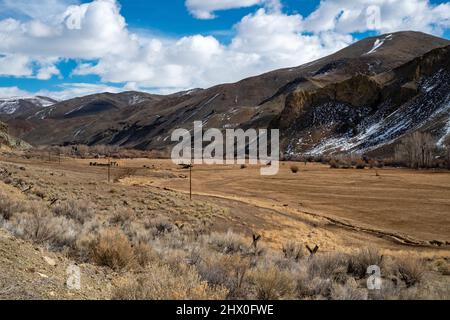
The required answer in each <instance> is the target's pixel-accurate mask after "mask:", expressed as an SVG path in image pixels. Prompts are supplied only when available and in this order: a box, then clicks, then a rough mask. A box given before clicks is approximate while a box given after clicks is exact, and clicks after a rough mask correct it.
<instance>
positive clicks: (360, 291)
mask: <svg viewBox="0 0 450 320" xmlns="http://www.w3.org/2000/svg"><path fill="white" fill-rule="evenodd" d="M331 299H332V300H358V301H359V300H367V299H368V291H367V289H364V288H358V284H357V283H356V281H355V280H354V279H349V280H348V281H347V282H346V283H345V284H344V285H342V284H333V286H332V288H331Z"/></svg>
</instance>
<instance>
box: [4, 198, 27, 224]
mask: <svg viewBox="0 0 450 320" xmlns="http://www.w3.org/2000/svg"><path fill="white" fill-rule="evenodd" d="M21 210H23V205H21V203H20V202H18V201H14V200H12V199H10V198H9V197H7V196H6V195H5V194H4V193H2V192H0V218H2V219H3V220H10V219H11V218H12V216H13V214H14V213H16V212H20V211H21Z"/></svg>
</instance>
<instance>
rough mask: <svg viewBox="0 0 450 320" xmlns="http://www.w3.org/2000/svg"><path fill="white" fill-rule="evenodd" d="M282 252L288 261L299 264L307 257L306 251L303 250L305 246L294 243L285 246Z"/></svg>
mask: <svg viewBox="0 0 450 320" xmlns="http://www.w3.org/2000/svg"><path fill="white" fill-rule="evenodd" d="M282 251H283V255H284V257H285V258H286V259H288V260H294V261H296V262H298V261H300V260H301V259H303V258H304V257H305V250H304V249H303V246H302V245H300V244H298V243H295V242H292V241H290V242H288V243H286V244H284V245H283V248H282Z"/></svg>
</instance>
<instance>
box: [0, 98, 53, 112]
mask: <svg viewBox="0 0 450 320" xmlns="http://www.w3.org/2000/svg"><path fill="white" fill-rule="evenodd" d="M57 102H58V101H56V100H54V99H52V98H49V97H42V96H36V97H12V98H0V114H4V115H14V116H16V115H18V114H20V113H24V112H27V111H29V110H33V109H42V108H47V107H50V106H52V105H54V104H55V103H57Z"/></svg>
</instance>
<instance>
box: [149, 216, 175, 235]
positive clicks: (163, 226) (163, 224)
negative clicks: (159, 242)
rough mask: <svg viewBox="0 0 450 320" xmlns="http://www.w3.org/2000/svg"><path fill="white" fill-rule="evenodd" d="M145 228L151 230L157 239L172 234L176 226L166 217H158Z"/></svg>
mask: <svg viewBox="0 0 450 320" xmlns="http://www.w3.org/2000/svg"><path fill="white" fill-rule="evenodd" d="M145 227H146V228H147V229H151V230H152V232H153V235H154V236H155V237H158V236H162V235H164V234H166V233H171V232H172V231H173V230H174V225H173V224H172V223H171V222H170V221H169V220H168V219H167V218H166V217H157V218H155V219H152V220H150V221H149V222H148V223H146V225H145Z"/></svg>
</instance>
